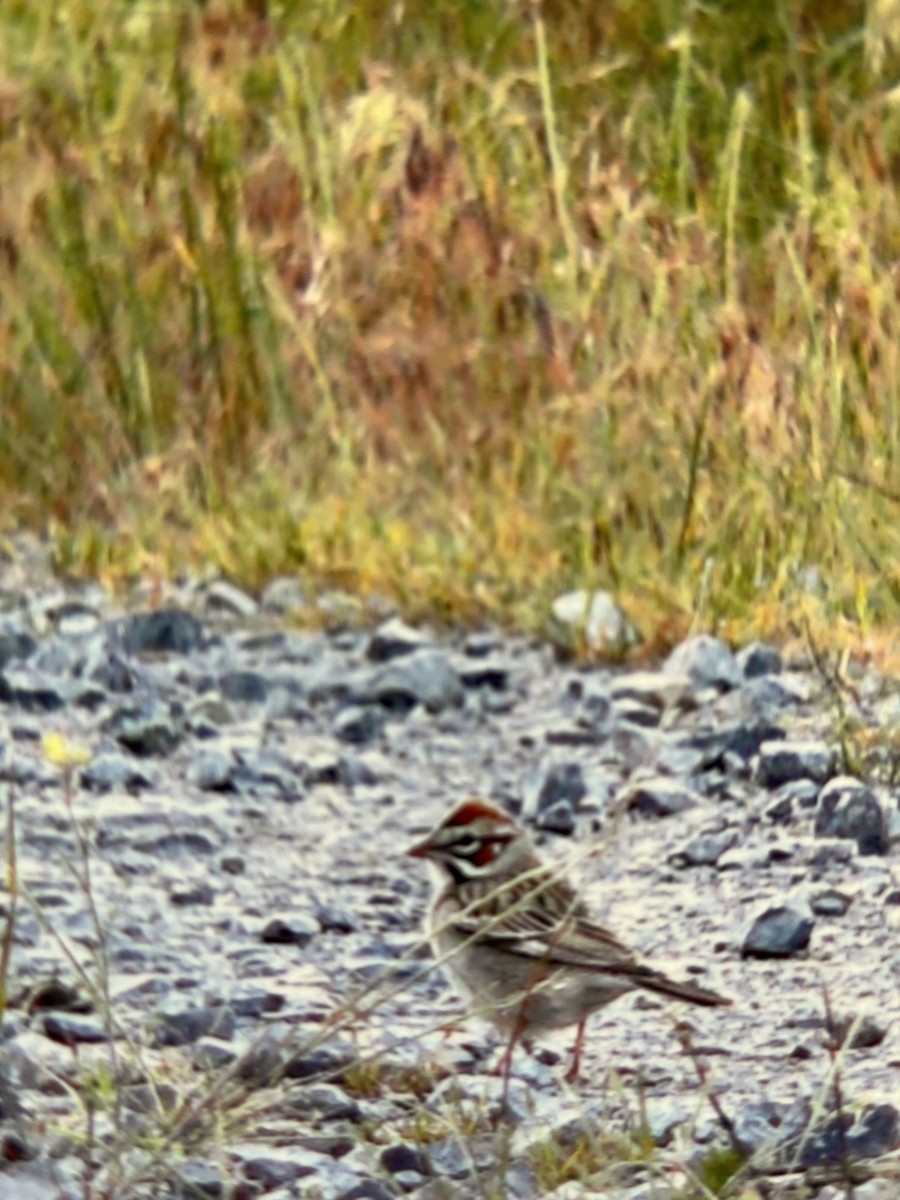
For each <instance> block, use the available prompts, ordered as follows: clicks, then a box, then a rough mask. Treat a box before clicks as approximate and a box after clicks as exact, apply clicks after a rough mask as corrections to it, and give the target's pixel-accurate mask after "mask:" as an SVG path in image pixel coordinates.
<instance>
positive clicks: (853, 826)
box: [815, 775, 890, 854]
mask: <svg viewBox="0 0 900 1200" xmlns="http://www.w3.org/2000/svg"><path fill="white" fill-rule="evenodd" d="M815 833H816V836H817V837H836V838H852V839H853V840H854V841H855V842H856V845H857V849H858V850H859V853H860V854H887V852H888V848H889V844H890V843H889V838H888V822H887V814H886V813H885V811H884V809H883V808H882V806H881V803H880V801H879V799H878V797H877V796H876V795H875V793H874V792H873V791H872V790H871V788H868V787H866V786H865V784H863V783H860V781H859V780H858V779H854V778H852V777H851V776H849V775H839V776H837V778H835V779H831V780H829V782H828V783H827V784H826V785H825V787H823V788H822V791H821V794H820V796H819V806H818V808H817V809H816V819H815Z"/></svg>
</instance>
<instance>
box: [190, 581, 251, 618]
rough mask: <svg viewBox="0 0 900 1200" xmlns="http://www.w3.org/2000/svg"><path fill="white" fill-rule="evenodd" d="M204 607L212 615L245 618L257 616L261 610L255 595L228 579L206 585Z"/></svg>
mask: <svg viewBox="0 0 900 1200" xmlns="http://www.w3.org/2000/svg"><path fill="white" fill-rule="evenodd" d="M203 607H204V609H205V610H206V612H208V613H209V614H210V615H212V616H218V615H224V616H229V617H243V618H244V619H245V620H249V619H250V618H252V617H255V616H256V614H257V613H258V612H259V605H258V604H257V603H256V601H255V600H254V599H253V597H252V596H249V595H248V594H247V593H246V592H245V591H243V590H242V589H241V588H239V587H235V586H234V584H233V583H229V582H228V580H227V579H216V580H214V581H213V582H212V583H210V584H209V585H208V586H207V587H206V589H205V591H204V594H203Z"/></svg>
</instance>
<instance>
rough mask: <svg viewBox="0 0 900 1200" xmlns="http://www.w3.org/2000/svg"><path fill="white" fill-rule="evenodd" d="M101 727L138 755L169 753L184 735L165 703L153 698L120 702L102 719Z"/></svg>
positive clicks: (179, 724)
mask: <svg viewBox="0 0 900 1200" xmlns="http://www.w3.org/2000/svg"><path fill="white" fill-rule="evenodd" d="M104 728H105V730H106V731H107V732H108V733H111V734H112V735H113V737H115V738H116V740H117V741H118V742H119V743H120V744H121V745H123V746H125V748H126V749H128V750H130V751H131V752H132V753H133V754H137V755H140V756H144V755H147V756H151V755H152V756H160V757H164V756H166V755H168V754H171V753H172V751H173V750H174V749H175V748H176V747H177V746H178V744H179V743H180V741H181V739H182V737H183V736H184V730H183V728H182V724H181V722H180V721H177V720H175V719H174V718H173V717H172V715H171V713H170V712H169V708H168V705H166V704H164V703H163V702H162V701H160V700H157V699H156V698H152V699H149V698H148V699H147V700H145V701H143V702H142V703H128V704H125V705H123V706H122V707H120V708H118V709H117V710H116V711H115V712H114V713H113V715H112V716H111V717H110V718H109V720H107V721H106V722H105V724H104Z"/></svg>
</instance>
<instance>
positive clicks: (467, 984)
mask: <svg viewBox="0 0 900 1200" xmlns="http://www.w3.org/2000/svg"><path fill="white" fill-rule="evenodd" d="M408 853H409V854H411V855H413V856H414V857H416V858H425V859H428V861H429V864H430V866H431V867H432V873H433V875H434V877H435V878H434V882H435V885H436V886H435V891H434V896H433V898H432V902H431V905H430V907H429V911H428V920H427V930H428V937H429V939H430V941H431V944H432V948H433V950H434V953H435V956H436V957H437V958H438V959H439V960H441V961H442V962H443V961H446V964H447V966H448V967H449V968H450V971H451V972H452V974H453V975H454V977H455V981H456V982H457V983H458V984H459V985H460V987H461V990H462V991H463V992H464V993H466V994H467V995H468V996H469V997H471V999H472V1000H473V1001H474V1002H475V1005H476V1009H475V1011H476V1012H477V1013H478V1015H482V1016H485V1017H487V1018H488V1019H490V1020H492V1021H493V1022H494V1023H495V1024H496V1025H497V1026H498V1027H499V1028H500V1029H501V1030H502V1031H504V1032H505V1033H507V1034H508V1035H509V1042H508V1045H507V1048H506V1051H505V1053H504V1056H503V1058H502V1060H501V1068H502V1070H503V1076H504V1099H505V1095H506V1089H507V1087H508V1084H509V1068H510V1063H511V1060H512V1052H513V1049H514V1047H515V1045H516V1043H517V1042H518V1041H519V1039H520V1038H521V1037H522V1036H523V1035H524V1034H526V1033H529V1032H531V1031H540V1030H546V1029H561V1028H563V1027H565V1026H566V1025H574V1024H576V1022H577V1024H578V1032H577V1034H576V1038H575V1046H574V1049H573V1053H572V1064H571V1066H570V1067H569V1070H568V1072H567V1074H566V1080H567V1081H568V1082H570V1083H571V1082H574V1080H576V1079H577V1078H578V1068H579V1064H580V1059H581V1051H582V1047H583V1045H584V1030H585V1023H586V1021H587V1018H588V1016H589V1015H590V1014H591V1013H592V1012H593V1011H594V1010H595V1009H598V1008H602V1007H603V1005H604V1004H609V1003H610V1001H612V1000H615V999H617V997H619V996H622V995H624V994H625V993H626V992H630V991H633V990H634V989H636V988H643V989H645V990H647V991H650V992H659V993H660V994H662V995H664V996H671V997H673V998H674V999H676V1000H686V1001H688V1002H690V1003H692V1004H703V1005H709V1006H712V1005H722V1004H730V1003H731V1001H730V1000H728V999H726V998H725V997H724V996H720V995H719V994H718V993H717V992H713V991H709V990H707V989H706V988H702V987H698V986H697V985H696V984H693V983H688V982H684V983H681V982H678V981H677V980H674V979H670V978H669V977H668V976H667V975H664V974H662V973H661V972H660V971H655V970H653V969H652V968H651V967H648V966H645V965H644V964H643V963H641V962H640V961H639V960H638V959H637V957H636V956H635V954H634V953H633V952H632V951H631V950H629V948H628V947H627V946H625V945H623V943H622V942H620V941H619V939H618V938H617V937H615V936H614V935H613V934H611V933H609V932H608V931H607V930H606V929H603V928H602V927H601V926H600V925H598V924H596V923H595V922H594V921H593V920H592V919H591V917H590V915H589V913H588V910H587V908H586V906H585V904H584V902H583V901H582V900H581V899H579V897H578V894H577V893H576V892H575V890H574V889H573V888H572V886H571V885H570V884H569V883H568V882H567V881H566V880H565V879H563V878H562V877H561V876H560V874H559V871H558V869H557V868H555V867H553V866H550V865H549V864H546V863H542V862H541V860H540V858H539V857H538V855H537V853H536V852H535V850H534V847H533V846H532V843H531V839H530V838H529V837H528V835H527V833H526V832H525V831H524V830H523V829H521V828H520V827H519V826H518V825H516V823H515V822H514V821H513V820H512V819H511V818H510V817H508V816H507V815H506V814H505V813H503V812H500V811H499V810H498V809H496V808H492V807H491V805H489V804H484V803H482V802H481V801H480V800H467V801H465V802H464V803H462V804H460V805H458V806H457V807H456V808H454V809H453V811H452V812H451V813H450V814H449V815H448V816H447V817H445V818H444V820H443V821H441V823H440V824H439V825H438V826H437V828H436V829H434V830H432V832H431V833H429V834H428V836H427V837H425V838H424V839H423V840H422V841H420V842H418V843H417V844H416V845H415V846H412V847H410V849H409V851H408Z"/></svg>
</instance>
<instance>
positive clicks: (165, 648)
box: [122, 608, 204, 656]
mask: <svg viewBox="0 0 900 1200" xmlns="http://www.w3.org/2000/svg"><path fill="white" fill-rule="evenodd" d="M203 642H204V634H203V626H202V625H201V624H200V622H199V621H198V620H197V618H196V617H193V616H191V614H190V613H188V612H185V611H184V610H183V609H177V608H168V609H166V608H160V609H157V610H156V612H145V613H135V614H134V615H133V616H130V617H126V618H125V620H124V622H123V623H122V645H123V646H124V648H125V652H126V653H127V654H130V655H135V656H137V655H143V654H192V653H193V652H194V651H195V650H200V649H201V648H202V646H203Z"/></svg>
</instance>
